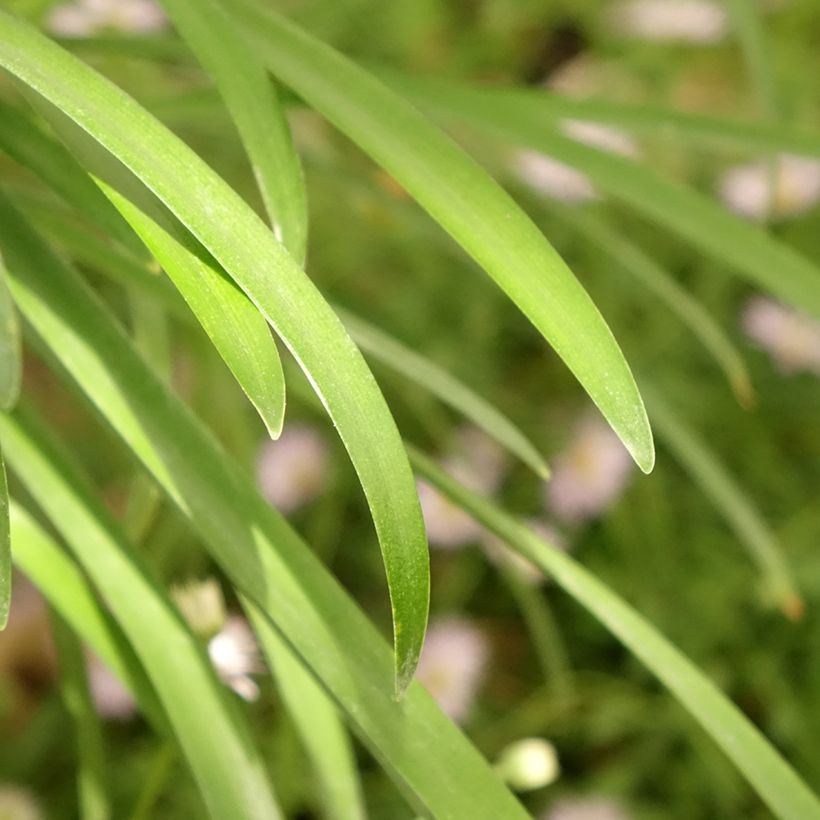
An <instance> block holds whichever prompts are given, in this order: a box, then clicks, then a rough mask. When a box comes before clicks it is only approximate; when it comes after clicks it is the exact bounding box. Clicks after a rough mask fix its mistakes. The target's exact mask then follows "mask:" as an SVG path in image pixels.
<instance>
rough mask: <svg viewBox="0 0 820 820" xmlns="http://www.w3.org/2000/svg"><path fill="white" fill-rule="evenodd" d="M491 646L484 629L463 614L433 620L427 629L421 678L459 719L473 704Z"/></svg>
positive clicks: (437, 699) (444, 707)
mask: <svg viewBox="0 0 820 820" xmlns="http://www.w3.org/2000/svg"><path fill="white" fill-rule="evenodd" d="M488 657H489V646H488V643H487V639H486V637H485V635H484V633H483V632H482V631H481V629H479V628H478V627H477V626H475V624H473V623H471V622H470V621H468V620H465V619H463V618H445V619H441V620H437V621H433V622H432V623H431V624H430V628H429V629H428V631H427V638H426V640H425V642H424V649H423V650H422V653H421V659H420V661H419V666H418V673H417V674H418V679H419V681H421V683H422V684H423V685H424V686H425V687H426V689H427V690H428V691H429V692H430V694H431V695H432V696H433V698H434V699H435V700H436V702H437V703H438V705H439V706H440V707H441V709H442V711H443V712H444V713H445V714H446V715H448V716H449V717H450V718H452V719H453V720H454V721H456V722H457V723H459V722H461V721H463V720H464V719H465V718H466V717H467V715H468V713H469V711H470V708H471V707H472V704H473V701H474V699H475V696H476V693H477V692H478V688H479V686H480V685H481V681H482V679H483V677H484V673H485V671H486V668H487V659H488Z"/></svg>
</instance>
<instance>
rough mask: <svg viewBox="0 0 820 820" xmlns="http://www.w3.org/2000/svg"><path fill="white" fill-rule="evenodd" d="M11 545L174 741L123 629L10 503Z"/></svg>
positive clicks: (68, 560)
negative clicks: (12, 544)
mask: <svg viewBox="0 0 820 820" xmlns="http://www.w3.org/2000/svg"><path fill="white" fill-rule="evenodd" d="M11 540H12V541H13V542H14V563H15V564H16V565H17V566H18V567H19V568H20V569H21V570H22V571H23V572H24V573H25V574H26V577H28V578H29V579H30V580H31V582H32V583H33V584H34V585H35V586H36V587H37V588H38V589H39V590H40V592H42V594H43V597H44V598H46V600H47V601H48V602H49V605H50V606H51V607H52V608H53V609H54V610H55V611H57V612H58V613H59V614H60V617H61V618H62V619H63V620H64V621H65V622H66V624H68V625H69V626H70V627H71V629H72V630H73V631H74V632H75V633H76V634H77V635H79V636H80V637H81V638H82V639H83V641H84V642H85V643H87V644H88V645H89V647H91V649H92V650H93V652H94V654H95V655H96V656H97V657H98V658H99V659H100V660H101V661H102V662H103V663H104V664H105V665H106V666H107V667H108V668H109V669H110V670H111V671H112V672H113V673H114V674H115V675H116V676H117V678H118V679H119V680H120V681H121V682H122V684H123V686H125V688H126V689H128V690H129V691H130V692H131V693H132V694H133V695H134V697H135V698H136V699H137V701H138V703H139V706H140V709H141V710H142V712H143V714H145V716H146V717H147V718H148V719H149V720H150V721H151V723H152V724H153V726H154V728H155V729H157V730H158V731H160V732H162V733H163V734H168V735H170V734H171V728H170V726H169V725H168V721H167V719H166V717H165V713H164V711H163V708H162V705H161V704H160V702H159V701H158V700H157V695H156V692H155V691H154V688H153V686H152V685H151V682H150V681H149V680H148V678H147V677H146V675H145V670H144V669H143V668H142V665H141V664H140V661H139V659H138V658H137V656H136V655H135V654H134V650H133V649H132V648H131V645H130V644H129V643H128V639H127V638H126V637H125V635H124V634H123V631H122V629H121V628H120V626H119V625H118V624H117V622H116V621H115V620H114V619H113V618H112V617H111V614H110V612H109V611H108V609H107V608H106V607H105V606H104V605H103V604H102V603H101V602H100V601H99V599H98V598H97V596H96V595H95V594H94V591H93V590H92V588H91V585H90V584H89V582H88V581H87V580H86V578H85V576H84V575H83V573H82V572H81V571H80V569H78V567H77V565H76V564H75V563H74V561H72V559H71V558H69V556H68V555H66V553H65V552H64V551H63V550H62V549H61V548H60V547H58V546H57V544H56V543H55V542H54V540H53V539H52V538H51V536H49V535H48V534H47V533H46V532H45V530H44V529H43V528H42V527H41V526H40V525H39V524H38V523H37V522H36V521H35V520H34V519H33V518H32V517H31V516H30V515H29V513H28V512H26V510H25V509H24V508H23V507H21V506H20V505H19V504H15V502H14V500H12V502H11Z"/></svg>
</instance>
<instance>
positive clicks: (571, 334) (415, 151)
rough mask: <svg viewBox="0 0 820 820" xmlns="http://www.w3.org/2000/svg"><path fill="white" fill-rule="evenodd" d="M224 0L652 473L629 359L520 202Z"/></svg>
mask: <svg viewBox="0 0 820 820" xmlns="http://www.w3.org/2000/svg"><path fill="white" fill-rule="evenodd" d="M231 4H232V8H233V9H235V10H236V13H237V15H238V19H240V20H241V22H242V23H243V26H244V28H245V31H246V34H247V36H248V37H249V39H250V41H251V42H252V43H254V44H255V45H256V47H257V48H258V49H259V52H260V54H261V55H263V56H264V58H265V60H266V62H267V64H268V66H269V68H270V69H271V70H272V72H273V73H274V75H275V76H276V77H277V78H278V79H280V80H281V81H282V82H283V83H285V84H286V85H288V86H290V87H291V88H292V89H293V90H294V91H296V93H298V94H299V95H300V96H301V97H302V98H303V99H304V100H305V101H306V102H307V103H308V104H309V105H311V106H312V107H313V108H315V109H316V110H317V111H319V112H320V113H321V114H322V115H324V116H325V117H326V118H327V119H328V120H330V122H332V123H333V124H334V125H335V126H336V127H337V128H339V129H340V130H341V131H343V132H344V133H345V134H347V136H348V137H350V138H351V139H352V140H353V141H354V142H355V143H356V144H357V145H359V147H361V148H362V149H363V150H364V151H366V152H367V153H368V154H369V155H370V156H371V157H372V158H373V159H374V160H375V161H376V162H378V163H379V165H381V166H382V167H383V168H384V169H385V170H387V171H388V172H389V173H390V174H392V175H393V176H394V177H395V178H396V180H397V181H398V182H399V183H400V184H401V185H403V186H404V188H405V189H406V190H407V191H408V193H409V194H410V195H411V196H412V197H413V198H415V199H416V200H417V201H418V202H419V204H421V205H422V207H424V208H425V209H426V210H427V211H428V212H429V213H430V214H431V216H432V217H433V218H434V219H435V220H436V221H437V222H439V223H440V224H441V226H442V227H443V228H444V229H445V230H447V231H448V233H450V234H451V236H452V237H453V238H454V239H455V240H456V241H457V242H458V243H459V244H461V245H462V247H463V248H464V249H465V250H466V251H467V252H468V253H469V254H470V255H471V256H472V257H473V258H474V259H475V260H476V261H477V262H478V263H479V264H480V265H481V266H482V267H483V268H484V269H485V270H486V271H487V272H488V273H489V274H490V275H491V276H492V277H493V278H494V279H495V281H496V282H497V283H498V285H499V286H500V287H501V288H502V289H503V290H504V291H505V292H506V293H507V294H508V296H509V297H510V298H511V299H512V300H513V301H514V302H515V303H516V304H517V305H518V307H519V308H520V309H521V310H522V312H523V313H524V314H525V315H526V316H527V317H528V318H529V319H530V321H532V323H533V324H534V325H535V326H536V328H538V330H539V331H540V332H541V333H542V335H543V336H544V337H545V338H546V339H547V341H549V343H550V344H551V345H552V346H553V348H554V349H555V350H556V352H557V353H558V355H559V356H561V358H562V359H563V360H564V362H565V363H566V364H567V366H568V367H569V368H570V370H571V371H572V372H573V373H574V374H575V376H576V378H577V379H578V380H579V381H580V382H581V384H582V385H583V386H584V389H585V390H586V391H587V393H589V395H590V397H591V398H592V400H593V401H594V402H595V403H596V404H597V405H598V407H599V408H600V410H601V412H602V413H603V414H604V416H605V417H606V418H607V420H608V421H609V423H610V424H611V425H612V428H613V429H614V430H615V432H616V433H617V434H618V435H619V436H620V438H621V440H622V441H623V442H624V444H625V446H626V448H627V449H628V450H629V452H630V453H631V454H632V456H633V458H634V459H635V461H636V462H637V464H638V466H639V467H640V468H641V469H642V470H644V471H645V472H649V471H651V469H652V463H653V459H654V450H653V447H652V434H651V431H650V429H649V425H648V423H647V420H646V414H645V411H644V408H643V404H642V402H641V398H640V395H639V393H638V389H637V387H636V385H635V382H634V379H633V378H632V374H631V373H630V371H629V367H628V366H627V364H626V362H625V360H624V358H623V355H622V354H621V351H620V349H619V348H618V345H617V343H616V342H615V340H614V338H613V337H612V333H611V332H610V330H609V328H608V327H607V325H606V323H605V322H604V320H603V318H602V317H601V315H600V313H599V312H598V310H597V308H596V307H595V305H594V304H593V303H592V301H591V300H590V298H589V296H588V295H587V293H586V291H584V289H583V288H582V287H581V285H580V284H579V283H578V280H577V279H576V278H575V277H574V276H573V274H572V273H571V271H570V270H569V268H568V267H567V266H566V264H565V263H564V261H563V260H562V259H561V257H560V256H559V255H558V254H557V253H556V252H555V250H554V249H553V247H552V246H551V245H550V244H549V242H547V240H546V239H545V237H544V236H543V234H541V232H540V231H538V229H537V228H536V227H535V226H534V225H533V223H532V221H531V220H530V219H529V218H528V217H527V216H526V215H525V214H524V212H523V211H522V210H521V209H520V208H519V207H518V205H516V203H515V202H514V201H513V200H512V199H511V198H510V197H509V196H508V195H507V194H506V193H505V192H504V191H503V190H502V189H501V188H500V186H498V185H497V184H496V183H495V182H494V181H493V180H492V178H491V177H490V176H489V175H488V174H487V173H486V172H485V171H484V170H483V169H482V168H481V167H480V166H479V165H478V164H477V163H476V162H474V161H473V160H472V159H471V158H470V157H468V156H467V154H465V153H464V152H463V151H462V150H461V149H460V148H459V147H458V146H457V145H456V144H455V143H453V142H452V141H451V140H450V139H448V138H447V137H446V136H444V135H443V134H442V133H441V132H440V131H439V130H438V129H437V128H436V127H435V126H434V125H432V124H431V123H430V122H429V121H428V120H427V119H425V118H424V117H423V116H421V115H420V114H419V112H418V111H417V110H416V109H415V108H413V106H411V105H410V104H409V103H407V102H406V101H405V100H404V99H402V98H401V97H399V96H397V95H396V94H395V93H394V92H392V91H391V90H390V89H388V88H387V86H385V85H383V84H382V83H381V82H380V81H379V80H378V79H376V78H375V77H374V76H373V75H371V74H369V73H368V72H367V71H365V70H363V69H362V68H360V67H358V66H357V65H355V64H354V63H352V62H351V61H349V60H347V59H346V58H345V57H343V56H342V55H341V54H339V53H338V52H336V51H334V50H333V49H331V48H330V47H328V46H326V45H325V44H323V43H321V42H319V41H318V40H315V39H314V38H313V37H311V36H310V35H309V34H307V33H306V32H304V31H302V30H300V29H299V28H298V27H296V26H295V25H293V24H292V23H290V22H288V21H287V20H285V19H284V18H283V17H281V16H279V15H278V14H276V13H275V12H273V11H272V10H270V9H267V8H263V7H262V6H261V5H260V4H259V3H258V2H255V0H231Z"/></svg>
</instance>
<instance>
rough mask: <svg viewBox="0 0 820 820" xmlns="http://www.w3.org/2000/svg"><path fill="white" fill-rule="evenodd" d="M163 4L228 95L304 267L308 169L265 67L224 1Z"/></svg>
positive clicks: (263, 187) (267, 195) (275, 219)
mask: <svg viewBox="0 0 820 820" xmlns="http://www.w3.org/2000/svg"><path fill="white" fill-rule="evenodd" d="M163 5H164V6H165V8H166V9H167V10H168V13H169V14H170V16H171V19H172V20H173V22H174V24H175V25H176V27H177V29H178V30H179V32H180V33H181V34H182V36H183V37H184V38H185V40H186V41H187V42H188V44H189V45H190V46H191V49H192V50H193V51H194V53H195V54H196V56H197V58H198V59H199V61H200V62H201V63H202V65H203V66H205V68H206V69H207V70H208V71H209V72H210V74H211V76H212V77H213V78H214V81H215V82H216V85H217V87H218V88H219V90H220V93H221V94H222V97H223V99H224V101H225V104H226V105H227V107H228V110H229V111H230V113H231V118H232V119H233V121H234V124H235V125H236V127H237V129H238V131H239V134H240V136H241V137H242V142H243V143H244V145H245V149H246V151H247V153H248V157H249V158H250V160H251V164H252V165H253V170H254V175H255V176H256V181H257V184H258V186H259V190H260V191H261V193H262V199H263V200H264V203H265V208H266V210H267V212H268V217H269V219H270V220H271V222H272V224H273V226H274V231H275V233H276V236H277V238H278V239H279V240H280V241H281V242H282V243H283V244H284V246H285V247H286V248H287V249H288V251H289V252H290V254H291V256H293V258H294V259H295V260H296V261H297V262H298V263H299V264H300V265H301V264H304V261H305V247H306V244H307V205H306V203H305V187H304V183H303V179H302V168H301V165H300V164H299V158H298V157H297V155H296V152H295V150H294V148H293V141H292V139H291V136H290V130H289V128H288V123H287V120H286V119H285V115H284V109H283V108H282V107H281V105H280V103H279V100H278V98H277V92H276V89H275V88H274V86H273V84H272V82H271V80H270V78H269V77H268V75H267V73H266V71H265V66H264V64H263V63H262V62H261V61H260V60H259V59H258V58H257V57H256V55H255V54H254V53H253V52H252V51H250V50H249V49H248V47H247V45H246V43H245V41H244V39H243V38H242V36H241V35H240V32H239V29H238V28H237V26H236V24H235V22H234V20H233V19H232V18H231V16H230V15H229V14H228V13H227V12H226V11H225V8H224V5H223V0H163Z"/></svg>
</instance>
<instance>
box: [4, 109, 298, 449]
mask: <svg viewBox="0 0 820 820" xmlns="http://www.w3.org/2000/svg"><path fill="white" fill-rule="evenodd" d="M32 103H33V104H34V105H35V107H36V108H38V110H39V111H40V113H41V114H42V115H43V116H44V117H45V119H46V120H48V121H49V122H50V123H51V125H52V126H53V127H54V128H55V129H56V131H57V133H58V134H60V136H61V137H62V139H63V140H64V142H65V143H66V144H67V145H68V147H69V148H70V149H71V151H72V152H73V153H74V155H76V156H77V157H78V158H79V159H80V161H81V162H82V163H83V164H84V166H85V170H83V168H82V167H81V166H80V165H79V164H78V163H77V161H76V160H75V159H74V156H72V154H71V153H69V151H68V150H66V148H64V147H63V146H62V145H60V144H59V143H58V142H56V141H55V140H53V139H50V138H49V137H48V136H47V135H46V134H45V133H44V132H43V131H42V130H41V129H39V128H37V127H36V125H35V124H34V123H33V122H31V121H30V120H28V119H27V118H26V117H25V115H23V114H22V113H18V112H15V111H9V112H6V113H7V115H8V116H9V117H10V120H11V122H7V123H6V124H5V125H4V126H2V127H0V148H3V149H4V150H6V151H7V152H8V153H9V154H10V155H11V156H13V157H14V158H15V159H16V160H17V161H18V162H20V163H21V164H23V165H25V166H26V167H28V168H29V169H31V170H32V171H33V172H34V173H36V174H37V175H38V176H40V177H41V178H42V179H43V181H44V182H45V183H46V184H47V185H49V187H51V188H52V189H53V190H54V191H55V192H57V193H59V194H60V195H61V196H62V197H63V199H64V200H65V201H66V202H68V203H69V204H71V205H73V206H74V207H75V208H76V209H77V210H78V211H79V212H80V213H82V214H84V215H85V216H87V217H89V218H91V219H92V220H93V221H94V222H95V223H96V224H97V225H99V226H100V227H101V228H103V229H105V230H106V231H108V232H109V233H111V234H112V235H113V236H114V237H115V238H117V239H118V240H120V243H121V245H122V246H123V247H124V248H125V249H127V250H129V251H131V252H132V253H133V254H134V257H135V259H134V262H135V264H137V265H138V266H142V267H145V268H146V270H148V269H149V265H150V257H149V256H148V255H147V254H146V253H145V250H144V249H143V248H142V246H141V245H140V242H139V240H138V239H137V236H138V237H139V238H140V239H141V240H142V242H143V243H144V244H145V246H146V247H147V248H148V250H149V251H150V252H151V254H153V256H154V257H155V258H156V259H157V261H158V262H159V264H160V265H161V266H162V267H163V268H164V269H165V271H166V273H167V274H168V276H169V277H170V278H171V280H172V281H173V283H174V285H175V286H176V287H177V289H178V290H179V292H180V293H181V294H182V296H183V297H184V299H185V301H186V302H187V303H188V306H189V307H190V309H191V311H192V312H193V314H194V315H195V316H196V317H197V320H198V321H199V323H200V324H201V325H202V327H203V328H204V330H205V332H206V333H207V334H208V336H209V338H210V339H211V341H212V342H213V344H214V347H216V349H217V351H218V352H219V354H220V355H221V356H222V358H223V359H224V361H225V363H226V364H227V365H228V367H229V368H230V370H231V372H232V373H233V374H234V376H235V377H236V380H237V382H238V383H239V385H240V386H241V387H242V389H243V390H244V391H245V394H246V395H247V396H248V398H249V399H250V400H251V402H252V403H253V405H254V407H256V409H257V411H258V412H259V415H260V417H261V418H262V420H263V421H264V422H265V426H266V427H267V429H268V431H269V433H270V434H271V436H272V437H274V438H276V437H278V436H279V434H280V433H281V430H282V424H283V422H284V415H285V378H284V375H283V373H282V364H281V361H280V359H279V354H278V352H277V350H276V344H275V342H274V341H273V339H272V338H271V334H270V330H269V329H268V327H267V323H266V321H265V319H264V317H262V316H261V315H260V314H259V311H258V310H257V309H256V307H255V306H254V305H253V304H252V303H251V302H250V300H249V299H248V298H247V296H245V294H244V293H242V291H241V290H239V288H237V287H236V285H235V284H234V283H233V282H232V281H231V280H230V279H228V278H227V277H226V276H225V273H224V271H222V269H221V268H220V267H219V265H218V264H217V263H216V262H215V261H214V260H213V258H212V257H211V256H210V254H208V253H207V251H205V250H204V249H203V248H202V247H201V246H200V245H199V243H198V242H196V241H195V240H194V239H193V237H191V236H190V234H189V233H188V232H187V231H186V230H185V229H184V228H183V227H182V226H181V225H180V224H179V222H178V221H177V220H176V219H175V218H174V217H173V216H172V215H171V214H170V213H169V212H168V211H167V209H166V208H165V207H164V206H163V205H162V204H161V203H160V202H158V201H157V200H156V198H155V197H154V196H153V195H152V194H151V193H150V192H149V191H147V190H146V189H145V188H144V187H143V186H142V184H141V183H140V182H139V180H137V179H135V178H134V176H133V175H132V174H131V172H130V171H128V169H127V168H125V167H124V166H123V165H122V164H121V163H119V162H117V161H116V160H114V159H113V158H111V157H110V156H109V155H108V154H106V152H105V151H104V150H103V149H102V148H100V147H99V146H98V145H97V143H95V142H94V141H93V140H92V139H91V138H90V137H88V136H87V135H86V134H85V133H84V132H83V131H82V130H81V129H79V128H78V127H77V126H76V125H74V124H73V122H72V121H71V120H69V119H68V118H67V117H65V116H64V115H63V114H61V113H60V111H59V110H58V109H57V108H55V107H54V106H51V105H49V104H48V103H46V102H45V101H44V100H42V99H40V98H37V97H35V96H33V95H32ZM2 113H3V112H2V111H0V114H2ZM41 160H42V161H41ZM86 171H88V173H91V174H93V175H94V177H96V179H97V185H95V184H94V182H93V181H92V179H91V178H90V177H89V176H88V173H86ZM98 185H99V186H100V187H99V188H98ZM100 188H102V190H100ZM123 194H124V195H123ZM106 197H107V198H106ZM109 200H110V202H109ZM112 204H113V207H112ZM118 211H119V213H118ZM129 226H130V227H129ZM132 229H133V231H132ZM135 234H136V235H135ZM87 252H88V251H86V253H87ZM152 276H156V274H152Z"/></svg>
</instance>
